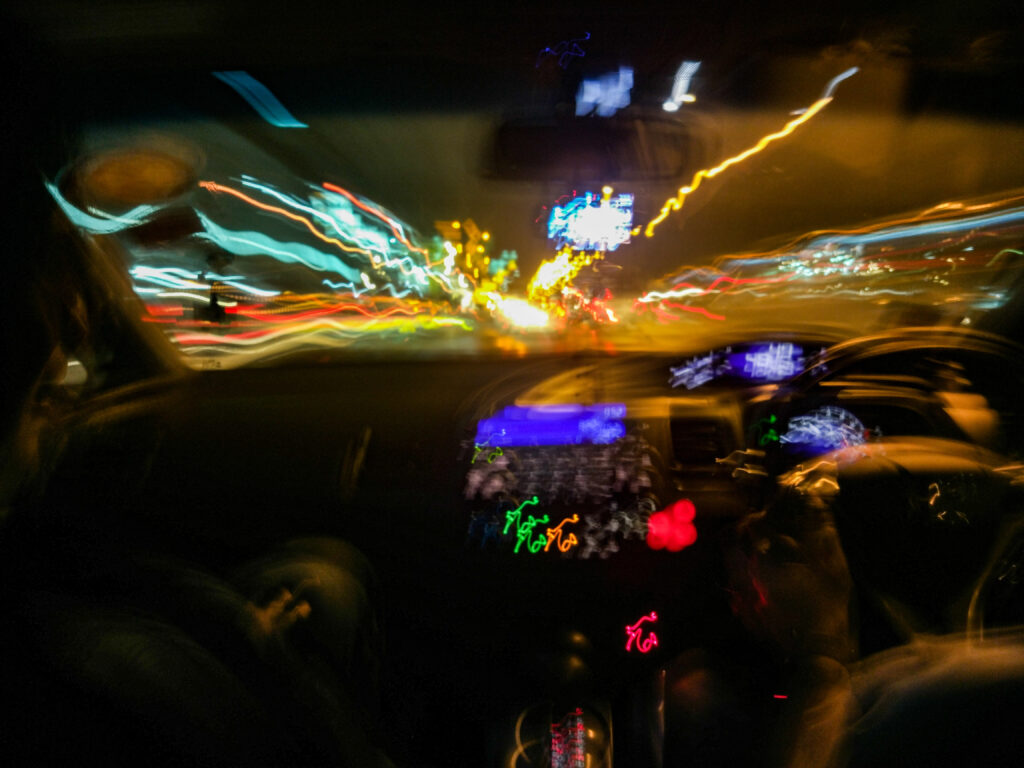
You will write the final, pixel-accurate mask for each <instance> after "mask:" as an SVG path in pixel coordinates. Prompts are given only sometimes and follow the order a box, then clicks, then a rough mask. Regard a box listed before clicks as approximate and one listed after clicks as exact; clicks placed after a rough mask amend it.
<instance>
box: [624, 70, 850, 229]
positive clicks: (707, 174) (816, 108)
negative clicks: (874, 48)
mask: <svg viewBox="0 0 1024 768" xmlns="http://www.w3.org/2000/svg"><path fill="white" fill-rule="evenodd" d="M856 72H857V68H856V67H851V68H850V69H848V70H846V71H845V72H843V73H842V74H840V75H838V76H837V77H835V78H833V79H832V80H831V81H830V82H829V84H828V86H826V88H825V92H824V93H823V94H822V97H821V98H820V99H818V100H817V101H816V102H814V103H813V104H812V105H811V106H809V107H808V108H807V109H806V110H805V111H804V112H803V113H802V114H801V115H800V116H799V117H797V118H794V119H793V120H790V121H789V122H788V123H786V125H785V127H783V128H782V130H780V131H776V132H775V133H769V134H768V135H767V136H763V137H762V138H761V140H760V141H758V142H757V144H755V145H754V146H752V147H750V148H749V149H746V150H744V151H743V152H740V153H739V154H738V155H733V156H732V157H730V158H728V159H727V160H724V161H722V162H721V163H719V164H718V165H716V166H715V167H714V168H704V169H702V170H699V171H697V173H695V174H694V176H693V181H691V182H690V185H689V186H687V187H680V189H679V192H678V193H677V194H676V195H675V196H674V197H670V198H669V199H668V200H666V201H665V205H664V206H662V209H661V213H659V214H658V215H657V216H656V217H654V219H652V220H651V222H650V223H649V224H648V225H647V227H646V228H645V229H644V234H645V235H646V236H647V237H653V236H654V228H655V227H656V226H658V225H659V224H661V222H663V221H664V220H665V219H667V218H668V215H669V214H670V213H671V212H672V211H678V210H679V209H680V208H682V207H683V202H684V201H685V200H686V198H687V197H688V196H689V195H690V194H691V193H692V192H693V191H694V190H696V189H697V188H698V187H699V186H700V184H701V182H702V181H703V180H704V179H712V178H714V177H715V176H717V175H718V174H720V173H721V172H722V171H724V170H725V169H726V168H729V167H731V166H733V165H736V164H737V163H742V162H743V161H744V160H746V159H747V158H749V157H752V156H753V155H756V154H757V153H758V152H761V151H762V150H763V149H764V148H765V147H767V146H768V145H769V144H771V143H772V142H774V141H778V140H779V139H784V138H785V137H786V136H789V134H791V133H792V132H793V131H795V130H796V129H797V128H799V127H800V126H801V125H803V124H804V123H806V122H807V121H808V120H810V119H811V118H812V117H814V116H815V115H816V114H818V113H819V112H821V110H823V109H824V108H825V107H826V106H828V104H829V103H830V102H831V101H832V91H833V90H834V89H835V87H836V85H838V84H839V82H840V81H842V80H845V79H846V78H848V77H850V76H852V75H853V74H855V73H856ZM634 234H635V232H634Z"/></svg>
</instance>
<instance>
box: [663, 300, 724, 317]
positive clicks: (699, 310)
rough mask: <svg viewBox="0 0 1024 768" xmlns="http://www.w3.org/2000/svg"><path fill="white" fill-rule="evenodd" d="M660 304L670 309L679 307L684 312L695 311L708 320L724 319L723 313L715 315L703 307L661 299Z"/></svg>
mask: <svg viewBox="0 0 1024 768" xmlns="http://www.w3.org/2000/svg"><path fill="white" fill-rule="evenodd" d="M662 304H664V305H665V306H667V307H672V309H681V310H683V311H684V312H696V313H697V314H698V315H704V316H705V317H707V318H708V319H710V320H725V315H716V314H714V313H713V312H709V311H708V310H706V309H705V308H704V307H691V306H688V305H686V304H676V303H675V302H672V301H663V302H662Z"/></svg>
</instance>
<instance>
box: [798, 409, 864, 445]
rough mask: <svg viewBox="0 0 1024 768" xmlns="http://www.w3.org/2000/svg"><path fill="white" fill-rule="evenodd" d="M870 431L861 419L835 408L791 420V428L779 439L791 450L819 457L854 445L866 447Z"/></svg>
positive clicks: (814, 411)
mask: <svg viewBox="0 0 1024 768" xmlns="http://www.w3.org/2000/svg"><path fill="white" fill-rule="evenodd" d="M866 441H867V431H866V430H865V429H864V425H863V424H862V423H861V421H860V419H858V418H857V417H856V416H854V415H853V414H852V413H850V412H849V411H847V410H846V409H845V408H839V407H838V406H835V405H825V406H822V407H821V408H816V409H815V410H813V411H811V412H810V413H806V414H804V415H803V416H794V417H793V418H792V419H790V420H789V428H788V429H787V430H786V432H785V433H783V435H782V436H781V437H780V438H779V442H780V443H781V444H782V445H785V446H788V447H789V448H790V450H796V451H798V452H801V453H805V454H810V455H815V454H821V453H828V452H829V451H835V450H838V449H839V448H847V447H849V446H852V445H863V444H864V443H865V442H866Z"/></svg>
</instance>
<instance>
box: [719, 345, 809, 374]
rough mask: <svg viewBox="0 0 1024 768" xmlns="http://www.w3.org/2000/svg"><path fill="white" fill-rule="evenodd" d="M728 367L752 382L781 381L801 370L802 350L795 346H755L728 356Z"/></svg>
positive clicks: (802, 363) (802, 365) (802, 362)
mask: <svg viewBox="0 0 1024 768" xmlns="http://www.w3.org/2000/svg"><path fill="white" fill-rule="evenodd" d="M729 367H730V369H731V370H732V371H734V372H735V373H736V374H737V375H739V376H742V377H743V378H745V379H750V380H752V381H782V380H783V379H788V378H789V377H790V376H795V375H796V374H797V373H799V372H800V371H802V370H803V367H804V350H803V347H800V346H798V345H796V344H791V343H789V342H783V343H780V344H757V345H754V346H752V347H750V348H748V349H747V350H746V351H744V352H741V353H739V354H733V355H729Z"/></svg>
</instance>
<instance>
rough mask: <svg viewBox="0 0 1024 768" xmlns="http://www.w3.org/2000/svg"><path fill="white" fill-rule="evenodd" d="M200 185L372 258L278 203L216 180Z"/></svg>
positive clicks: (328, 241) (347, 250) (347, 251)
mask: <svg viewBox="0 0 1024 768" xmlns="http://www.w3.org/2000/svg"><path fill="white" fill-rule="evenodd" d="M199 186H200V187H202V188H203V189H205V190H207V191H208V192H215V193H216V192H223V193H225V194H228V195H233V196H234V197H237V198H238V199H239V200H241V201H242V202H244V203H248V204H249V205H251V206H253V207H255V208H259V209H260V210H263V211H267V212H268V213H276V214H279V215H281V216H284V217H285V218H288V219H291V220H292V221H295V222H298V223H299V224H302V225H303V226H304V227H306V229H308V230H309V231H310V232H311V233H313V236H314V237H316V238H318V239H320V240H323V241H324V242H325V243H328V244H330V245H336V246H337V247H338V248H340V249H341V250H343V251H345V252H346V253H358V254H361V255H363V256H366V257H367V258H371V257H370V252H369V251H367V250H365V249H363V248H353V247H352V246H349V245H346V244H345V243H343V242H342V241H341V240H338V239H336V238H333V237H328V236H327V235H325V234H324V233H323V232H321V231H320V230H318V229H317V228H316V227H314V226H313V223H312V222H311V221H310V220H309V219H306V218H304V217H302V216H299V215H298V214H297V213H292V212H291V211H286V210H285V209H284V208H279V207H277V206H276V205H267V204H266V203H261V202H260V201H259V200H254V199H253V198H251V197H249V196H248V195H247V194H245V193H244V192H239V191H238V190H237V189H234V188H233V187H228V186H225V185H223V184H218V183H217V182H215V181H200V182H199Z"/></svg>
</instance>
